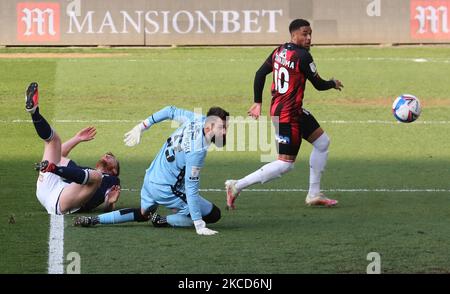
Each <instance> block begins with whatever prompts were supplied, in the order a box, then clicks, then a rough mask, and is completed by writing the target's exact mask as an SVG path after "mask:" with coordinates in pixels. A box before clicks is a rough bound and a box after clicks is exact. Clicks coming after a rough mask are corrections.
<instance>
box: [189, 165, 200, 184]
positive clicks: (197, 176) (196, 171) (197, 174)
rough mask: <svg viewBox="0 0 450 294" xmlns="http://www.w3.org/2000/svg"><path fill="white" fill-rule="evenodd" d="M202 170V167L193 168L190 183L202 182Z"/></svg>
mask: <svg viewBox="0 0 450 294" xmlns="http://www.w3.org/2000/svg"><path fill="white" fill-rule="evenodd" d="M200 169H201V167H198V166H193V167H192V169H191V176H190V177H189V180H190V181H198V180H200Z"/></svg>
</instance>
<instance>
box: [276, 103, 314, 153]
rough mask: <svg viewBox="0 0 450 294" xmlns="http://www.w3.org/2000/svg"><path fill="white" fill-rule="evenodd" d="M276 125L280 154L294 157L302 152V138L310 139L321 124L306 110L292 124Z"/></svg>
mask: <svg viewBox="0 0 450 294" xmlns="http://www.w3.org/2000/svg"><path fill="white" fill-rule="evenodd" d="M274 125H275V133H276V137H275V140H276V145H277V152H278V154H284V155H294V156H297V154H298V151H299V150H300V145H301V144H302V138H303V139H305V140H306V139H308V138H309V136H311V134H312V133H313V132H314V131H315V130H317V129H318V128H320V125H319V122H318V121H317V120H316V119H315V118H314V116H313V115H312V114H311V113H310V112H309V111H307V110H305V109H303V113H302V115H301V116H300V117H298V118H294V119H292V120H291V122H290V123H279V124H278V126H277V124H276V123H275V124H274Z"/></svg>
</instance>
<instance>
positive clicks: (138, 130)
mask: <svg viewBox="0 0 450 294" xmlns="http://www.w3.org/2000/svg"><path fill="white" fill-rule="evenodd" d="M146 129H147V128H146V127H145V124H144V122H141V123H139V124H137V125H136V126H135V127H134V128H133V129H132V130H131V131H129V132H128V133H126V134H125V135H124V139H123V142H124V143H125V145H127V146H128V147H133V146H135V145H137V144H139V142H140V141H141V135H142V133H143V132H144V131H145V130H146Z"/></svg>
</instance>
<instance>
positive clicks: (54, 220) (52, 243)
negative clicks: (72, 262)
mask: <svg viewBox="0 0 450 294" xmlns="http://www.w3.org/2000/svg"><path fill="white" fill-rule="evenodd" d="M48 273H49V274H64V216H62V215H51V216H50V234H49V240H48Z"/></svg>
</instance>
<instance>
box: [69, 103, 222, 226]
mask: <svg viewBox="0 0 450 294" xmlns="http://www.w3.org/2000/svg"><path fill="white" fill-rule="evenodd" d="M228 116H229V113H228V112H227V111H225V110H223V109H222V108H220V107H212V108H211V109H209V111H208V113H207V116H206V117H205V116H202V115H199V114H194V113H193V112H190V111H186V110H183V109H178V108H176V107H173V106H170V107H165V108H164V109H162V110H160V111H158V112H156V113H154V114H152V115H150V116H149V117H148V118H147V119H145V120H144V121H142V122H141V123H139V124H138V125H136V126H135V127H134V128H133V129H132V130H131V131H130V132H128V133H126V134H125V139H124V142H125V144H126V145H127V146H130V147H132V146H135V145H137V144H139V142H140V138H141V135H142V133H143V132H144V131H146V130H148V129H149V128H150V127H151V126H152V125H154V124H156V123H159V122H161V121H164V120H167V119H170V120H175V121H178V122H180V123H181V126H180V127H179V128H178V129H177V130H176V131H175V132H174V133H173V134H172V135H171V136H170V137H169V138H168V139H167V141H166V142H165V143H164V145H163V147H162V148H161V150H160V151H159V153H158V155H157V156H156V158H155V159H154V160H153V162H152V163H151V165H150V167H149V168H148V169H147V171H146V173H145V178H144V183H143V185H142V189H141V207H140V208H137V209H136V208H126V209H121V210H116V211H113V212H110V213H105V214H101V215H98V216H95V217H86V216H80V217H77V218H76V219H75V223H74V224H75V225H76V226H83V227H89V226H93V225H96V224H117V223H123V222H130V221H138V222H142V221H148V220H151V222H152V224H153V225H154V226H155V227H190V226H192V225H194V227H195V229H196V232H197V234H199V235H213V234H216V233H217V231H214V230H211V229H208V228H207V227H206V224H207V223H215V222H217V221H218V220H219V219H220V209H219V208H218V207H217V206H215V205H214V204H212V203H211V202H209V201H208V200H206V199H204V198H203V197H202V196H200V195H199V192H198V190H199V184H200V171H201V169H202V167H203V165H204V161H205V157H206V154H207V151H208V147H209V145H210V144H211V143H214V144H215V145H216V146H217V147H222V146H224V145H225V143H226V132H227V117H228ZM159 205H162V206H165V207H166V208H169V209H172V211H175V213H174V214H171V215H168V216H167V217H163V216H161V215H159V214H157V213H156V210H157V208H158V206H159Z"/></svg>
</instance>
